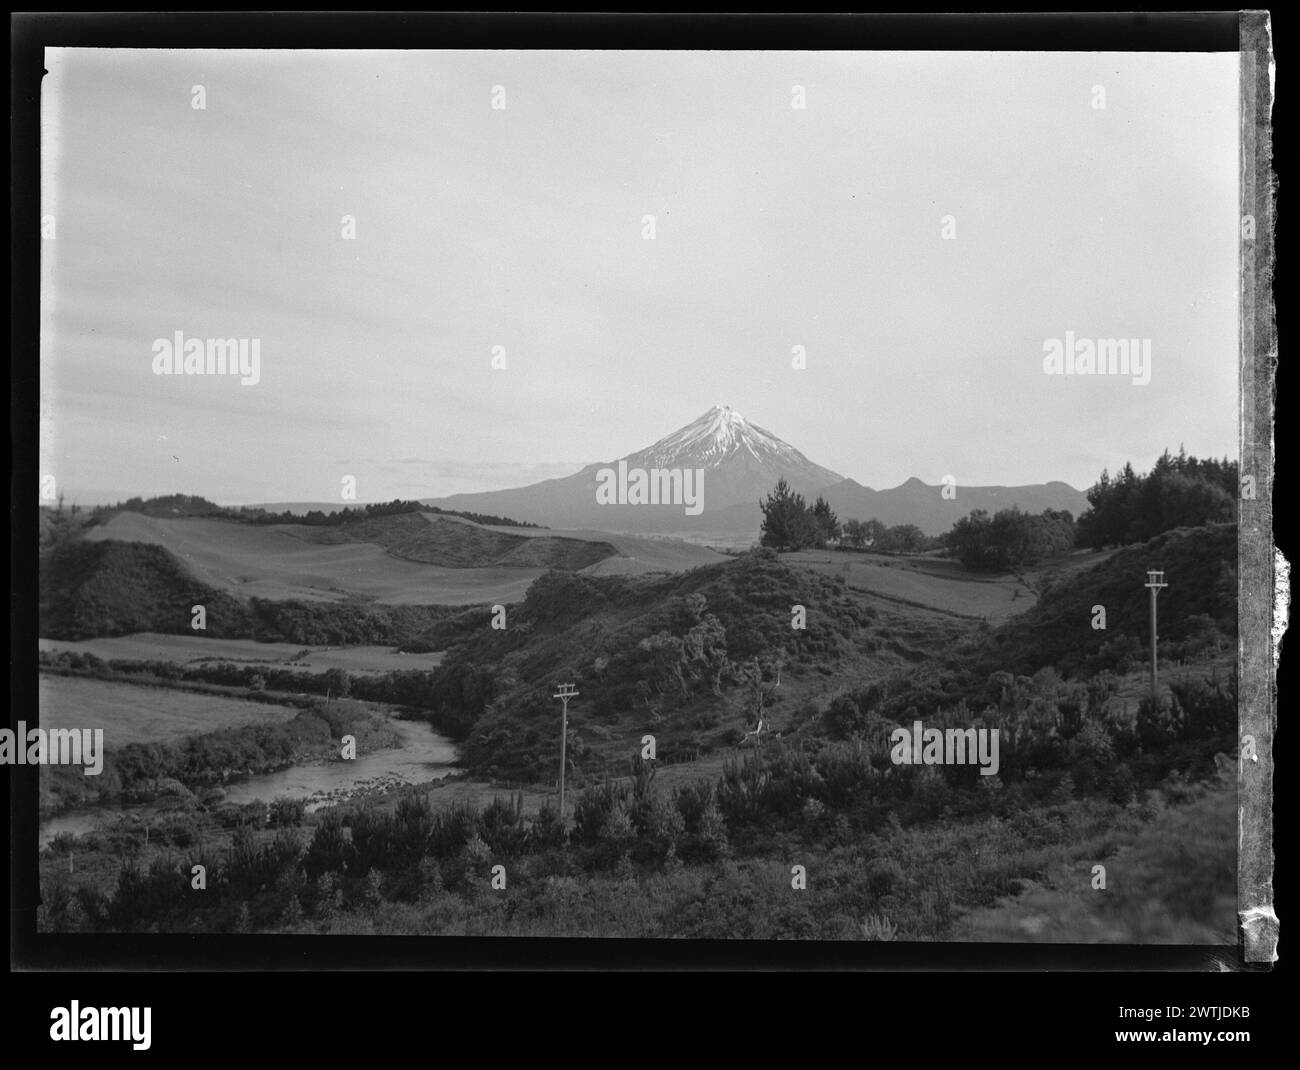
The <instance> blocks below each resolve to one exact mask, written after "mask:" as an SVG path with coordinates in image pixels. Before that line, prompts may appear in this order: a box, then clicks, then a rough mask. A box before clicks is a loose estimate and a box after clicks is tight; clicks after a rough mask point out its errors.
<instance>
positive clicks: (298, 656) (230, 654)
mask: <svg viewBox="0 0 1300 1070" xmlns="http://www.w3.org/2000/svg"><path fill="white" fill-rule="evenodd" d="M39 645H40V648H41V649H42V650H49V651H56V650H67V651H71V652H73V653H78V654H93V655H94V656H95V657H97V658H102V659H103V660H105V661H111V660H114V659H118V660H122V661H169V662H172V663H173V664H175V665H210V664H212V663H214V662H229V663H231V664H235V665H250V664H251V665H275V666H281V667H285V668H292V669H297V670H302V671H304V672H324V671H325V670H327V669H334V668H338V669H344V670H346V671H347V672H350V673H376V672H406V671H409V670H412V669H424V670H428V669H434V668H437V666H438V664H439V662H441V661H442V655H441V654H405V655H404V654H399V653H397V652H396V651H395V650H393V649H392V648H391V647H386V646H353V647H338V648H335V647H325V646H312V647H304V646H301V645H299V644H297V643H262V642H258V641H256V640H254V639H209V638H205V637H203V636H199V635H160V634H158V633H156V632H138V633H136V634H133V635H122V636H112V637H106V638H102V639H88V640H85V641H83V642H72V641H66V640H61V639H41V640H39Z"/></svg>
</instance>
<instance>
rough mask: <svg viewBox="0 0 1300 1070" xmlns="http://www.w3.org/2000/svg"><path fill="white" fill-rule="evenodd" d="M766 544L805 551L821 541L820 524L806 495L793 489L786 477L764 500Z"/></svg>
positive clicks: (760, 505)
mask: <svg viewBox="0 0 1300 1070" xmlns="http://www.w3.org/2000/svg"><path fill="white" fill-rule="evenodd" d="M758 504H759V508H760V509H762V510H763V534H762V538H761V540H760V542H761V544H762V545H763V546H770V547H772V548H773V549H775V550H802V549H804V548H805V547H808V546H812V545H813V544H814V543H815V542H816V541H817V527H816V524H815V522H814V520H813V516H812V511H811V510H810V509H809V508H808V505H807V503H806V502H805V501H804V498H803V495H802V494H798V493H796V492H795V491H793V490H791V489H790V484H788V483H787V482H786V481H785V480H784V479H781V480H780V482H778V483H777V485H776V489H775V490H773V491H772V493H771V494H769V495H768V496H767V497H766V498H765V499H764V500H763V501H761V502H759V503H758Z"/></svg>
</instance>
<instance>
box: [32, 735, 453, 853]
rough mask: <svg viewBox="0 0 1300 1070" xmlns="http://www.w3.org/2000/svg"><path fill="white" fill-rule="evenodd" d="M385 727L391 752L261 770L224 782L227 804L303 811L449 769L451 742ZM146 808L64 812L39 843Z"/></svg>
mask: <svg viewBox="0 0 1300 1070" xmlns="http://www.w3.org/2000/svg"><path fill="white" fill-rule="evenodd" d="M389 724H390V726H391V727H392V728H393V730H394V731H396V732H397V734H398V735H399V736H401V738H402V745H401V746H400V747H394V748H392V749H391V750H381V751H375V752H374V753H373V754H362V755H358V756H357V757H356V758H355V759H353V760H352V761H338V762H317V763H313V764H310V765H294V766H290V767H289V768H288V769H281V770H280V771H279V772H277V773H263V774H261V775H259V776H252V777H249V778H247V779H246V780H239V781H234V782H232V783H230V784H226V785H225V786H224V787H225V791H226V799H225V802H227V803H235V804H237V805H242V804H244V803H250V802H254V801H256V800H258V799H260V800H262V801H263V802H271V801H272V800H273V799H303V800H305V801H306V803H307V810H308V811H313V810H319V809H320V808H321V807H324V806H331V805H333V804H334V803H337V802H342V801H343V800H345V799H347V798H350V797H351V796H353V795H355V794H357V793H358V792H360V791H364V790H367V789H373V788H377V787H393V786H396V785H398V784H419V783H423V782H425V781H429V780H439V779H441V778H442V777H445V776H447V775H448V774H449V773H451V772H453V764H452V763H453V762H455V760H456V746H455V744H453V743H452V742H451V740H449V739H447V738H446V737H445V736H440V735H438V733H437V732H435V731H433V729H431V728H430V727H429V726H428V725H427V724H425V723H423V722H422V721H399V720H396V719H394V720H391V721H390V722H389ZM147 809H148V807H147V806H122V807H119V806H111V807H110V806H100V807H90V808H87V809H82V810H67V811H65V812H64V813H61V814H56V815H55V816H53V817H50V818H47V819H46V820H44V821H42V822H41V827H40V837H39V839H40V846H41V847H44V846H45V845H46V844H48V843H49V842H50V841H51V840H52V839H54V837H55V836H57V835H58V834H59V833H61V832H70V833H71V834H72V835H74V836H84V835H85V834H86V833H88V832H92V831H94V829H95V827H96V826H97V825H99V824H101V823H103V822H107V821H111V820H112V819H113V818H114V817H116V816H118V815H122V814H129V813H135V812H141V811H144V810H147Z"/></svg>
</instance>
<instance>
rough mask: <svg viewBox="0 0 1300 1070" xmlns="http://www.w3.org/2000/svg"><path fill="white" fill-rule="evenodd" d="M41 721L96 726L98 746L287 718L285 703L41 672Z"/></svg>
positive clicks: (179, 736) (290, 711)
mask: <svg viewBox="0 0 1300 1070" xmlns="http://www.w3.org/2000/svg"><path fill="white" fill-rule="evenodd" d="M38 695H39V700H40V713H41V727H43V728H91V729H94V728H102V729H103V730H104V748H105V750H106V751H108V752H110V753H111V752H112V751H113V750H114V749H115V748H117V747H121V746H125V745H126V744H127V743H153V742H159V743H166V742H170V741H173V740H177V739H183V738H185V737H186V736H192V735H195V734H197V733H200V732H211V731H213V730H215V729H218V728H228V727H230V726H231V725H240V724H251V723H254V722H262V723H265V722H268V721H269V722H272V723H276V722H282V721H289V720H292V719H293V717H294V716H295V715H296V714H297V713H298V711H297V710H296V709H293V708H292V707H289V706H275V705H270V704H268V703H262V702H245V701H242V700H239V699H230V698H221V697H218V696H215V695H201V694H193V693H190V692H186V691H176V690H171V689H169V688H160V687H136V686H135V685H133V684H120V683H115V682H112V681H107V680H82V679H75V678H71V677H63V676H52V675H49V674H46V673H42V674H41V677H40V681H39V684H38Z"/></svg>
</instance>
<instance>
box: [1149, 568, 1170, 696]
mask: <svg viewBox="0 0 1300 1070" xmlns="http://www.w3.org/2000/svg"><path fill="white" fill-rule="evenodd" d="M1146 586H1147V587H1148V588H1149V589H1150V591H1151V708H1152V710H1155V709H1157V708H1158V707H1159V704H1160V692H1159V689H1158V687H1157V685H1156V596H1157V595H1159V594H1160V591H1161V589H1162V588H1164V587H1168V586H1169V584H1167V583H1165V574H1164V572H1162V571H1157V570H1155V569H1147V582H1146Z"/></svg>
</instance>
